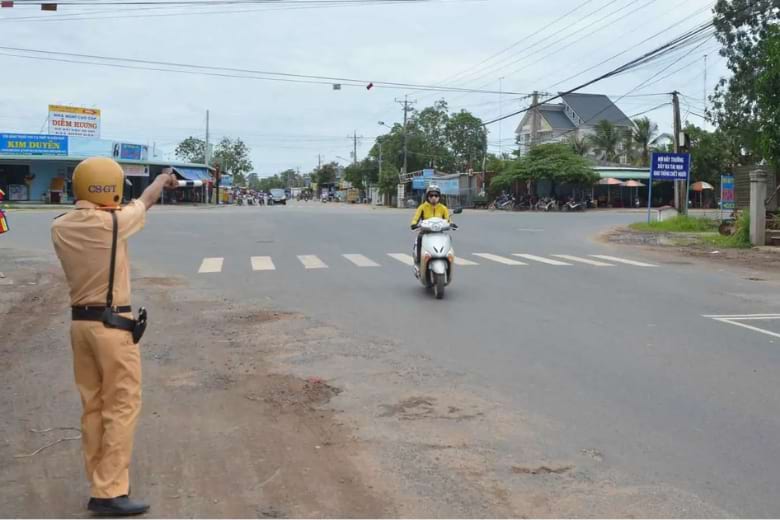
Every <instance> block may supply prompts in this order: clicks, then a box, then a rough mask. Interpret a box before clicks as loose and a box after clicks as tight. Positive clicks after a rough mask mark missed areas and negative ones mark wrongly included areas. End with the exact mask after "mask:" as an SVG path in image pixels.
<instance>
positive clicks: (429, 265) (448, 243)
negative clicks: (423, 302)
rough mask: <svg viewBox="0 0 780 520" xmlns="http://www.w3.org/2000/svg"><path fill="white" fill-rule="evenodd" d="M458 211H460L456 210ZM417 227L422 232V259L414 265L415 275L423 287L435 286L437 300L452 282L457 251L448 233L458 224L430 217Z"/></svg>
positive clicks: (415, 249)
mask: <svg viewBox="0 0 780 520" xmlns="http://www.w3.org/2000/svg"><path fill="white" fill-rule="evenodd" d="M456 213H458V211H456ZM415 229H419V230H420V233H422V240H421V242H420V244H421V245H420V255H419V256H420V261H419V264H415V265H414V276H415V277H416V278H417V279H418V280H420V283H422V284H423V287H425V288H427V289H430V288H433V294H434V296H435V297H436V299H437V300H441V299H442V298H444V288H445V287H446V286H448V285H449V284H450V282H452V270H453V266H454V265H455V252H454V251H453V249H452V239H451V237H450V235H449V233H448V231H450V230H454V229H458V226H457V225H456V224H451V223H450V222H448V221H446V220H444V219H442V218H429V219H427V220H423V221H422V222H420V223H419V224H418V225H417V227H416V228H415ZM413 251H414V258H417V241H416V240H415V243H414V248H413Z"/></svg>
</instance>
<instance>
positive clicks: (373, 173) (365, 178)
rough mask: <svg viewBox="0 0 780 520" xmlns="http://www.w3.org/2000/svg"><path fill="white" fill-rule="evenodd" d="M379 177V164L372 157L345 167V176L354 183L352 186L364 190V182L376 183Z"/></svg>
mask: <svg viewBox="0 0 780 520" xmlns="http://www.w3.org/2000/svg"><path fill="white" fill-rule="evenodd" d="M378 177H379V171H378V169H377V164H376V162H374V161H373V160H372V159H371V158H366V159H363V160H362V161H360V162H358V163H353V164H350V165H349V166H347V167H346V168H345V169H344V178H345V179H346V180H347V181H348V182H351V183H352V186H354V187H355V188H358V189H360V190H363V189H365V188H366V186H365V185H364V182H366V183H368V184H376V182H377V180H378Z"/></svg>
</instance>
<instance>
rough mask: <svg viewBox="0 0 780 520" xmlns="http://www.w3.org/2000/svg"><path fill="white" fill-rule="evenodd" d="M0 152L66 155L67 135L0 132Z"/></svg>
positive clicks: (7, 153)
mask: <svg viewBox="0 0 780 520" xmlns="http://www.w3.org/2000/svg"><path fill="white" fill-rule="evenodd" d="M0 154H6V155H68V137H67V136H64V135H42V134H0Z"/></svg>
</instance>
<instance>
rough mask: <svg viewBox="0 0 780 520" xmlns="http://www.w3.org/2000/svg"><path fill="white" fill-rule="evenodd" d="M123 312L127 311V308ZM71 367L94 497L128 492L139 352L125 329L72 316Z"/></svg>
mask: <svg viewBox="0 0 780 520" xmlns="http://www.w3.org/2000/svg"><path fill="white" fill-rule="evenodd" d="M123 316H126V317H131V316H130V315H129V314H123ZM70 337H71V346H72V347H73V369H74V373H75V376H76V386H77V387H78V390H79V393H80V394H81V404H82V407H83V414H82V416H81V435H82V441H81V442H82V448H83V451H84V463H85V466H86V469H87V478H88V479H89V482H90V483H91V485H92V496H93V497H95V498H114V497H118V496H122V495H126V494H128V490H129V486H130V476H129V466H130V458H131V455H132V452H133V435H134V432H135V425H136V422H137V420H138V414H139V412H140V411H141V354H140V351H139V349H138V345H135V344H133V339H132V334H131V333H130V332H128V331H124V330H118V329H111V328H108V327H106V326H105V325H103V323H102V322H99V321H74V322H72V324H71V329H70Z"/></svg>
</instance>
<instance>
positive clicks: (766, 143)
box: [756, 26, 780, 166]
mask: <svg viewBox="0 0 780 520" xmlns="http://www.w3.org/2000/svg"><path fill="white" fill-rule="evenodd" d="M760 49H761V52H760V64H761V69H759V70H760V72H759V73H758V75H757V76H758V77H757V78H756V104H757V105H758V110H757V112H758V121H759V135H760V138H759V144H760V146H761V151H762V152H763V156H764V157H765V158H766V159H767V160H769V161H771V162H772V163H773V164H774V165H776V166H780V28H778V26H772V27H769V29H768V30H767V34H766V37H765V38H764V41H763V42H762V44H761V47H760Z"/></svg>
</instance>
